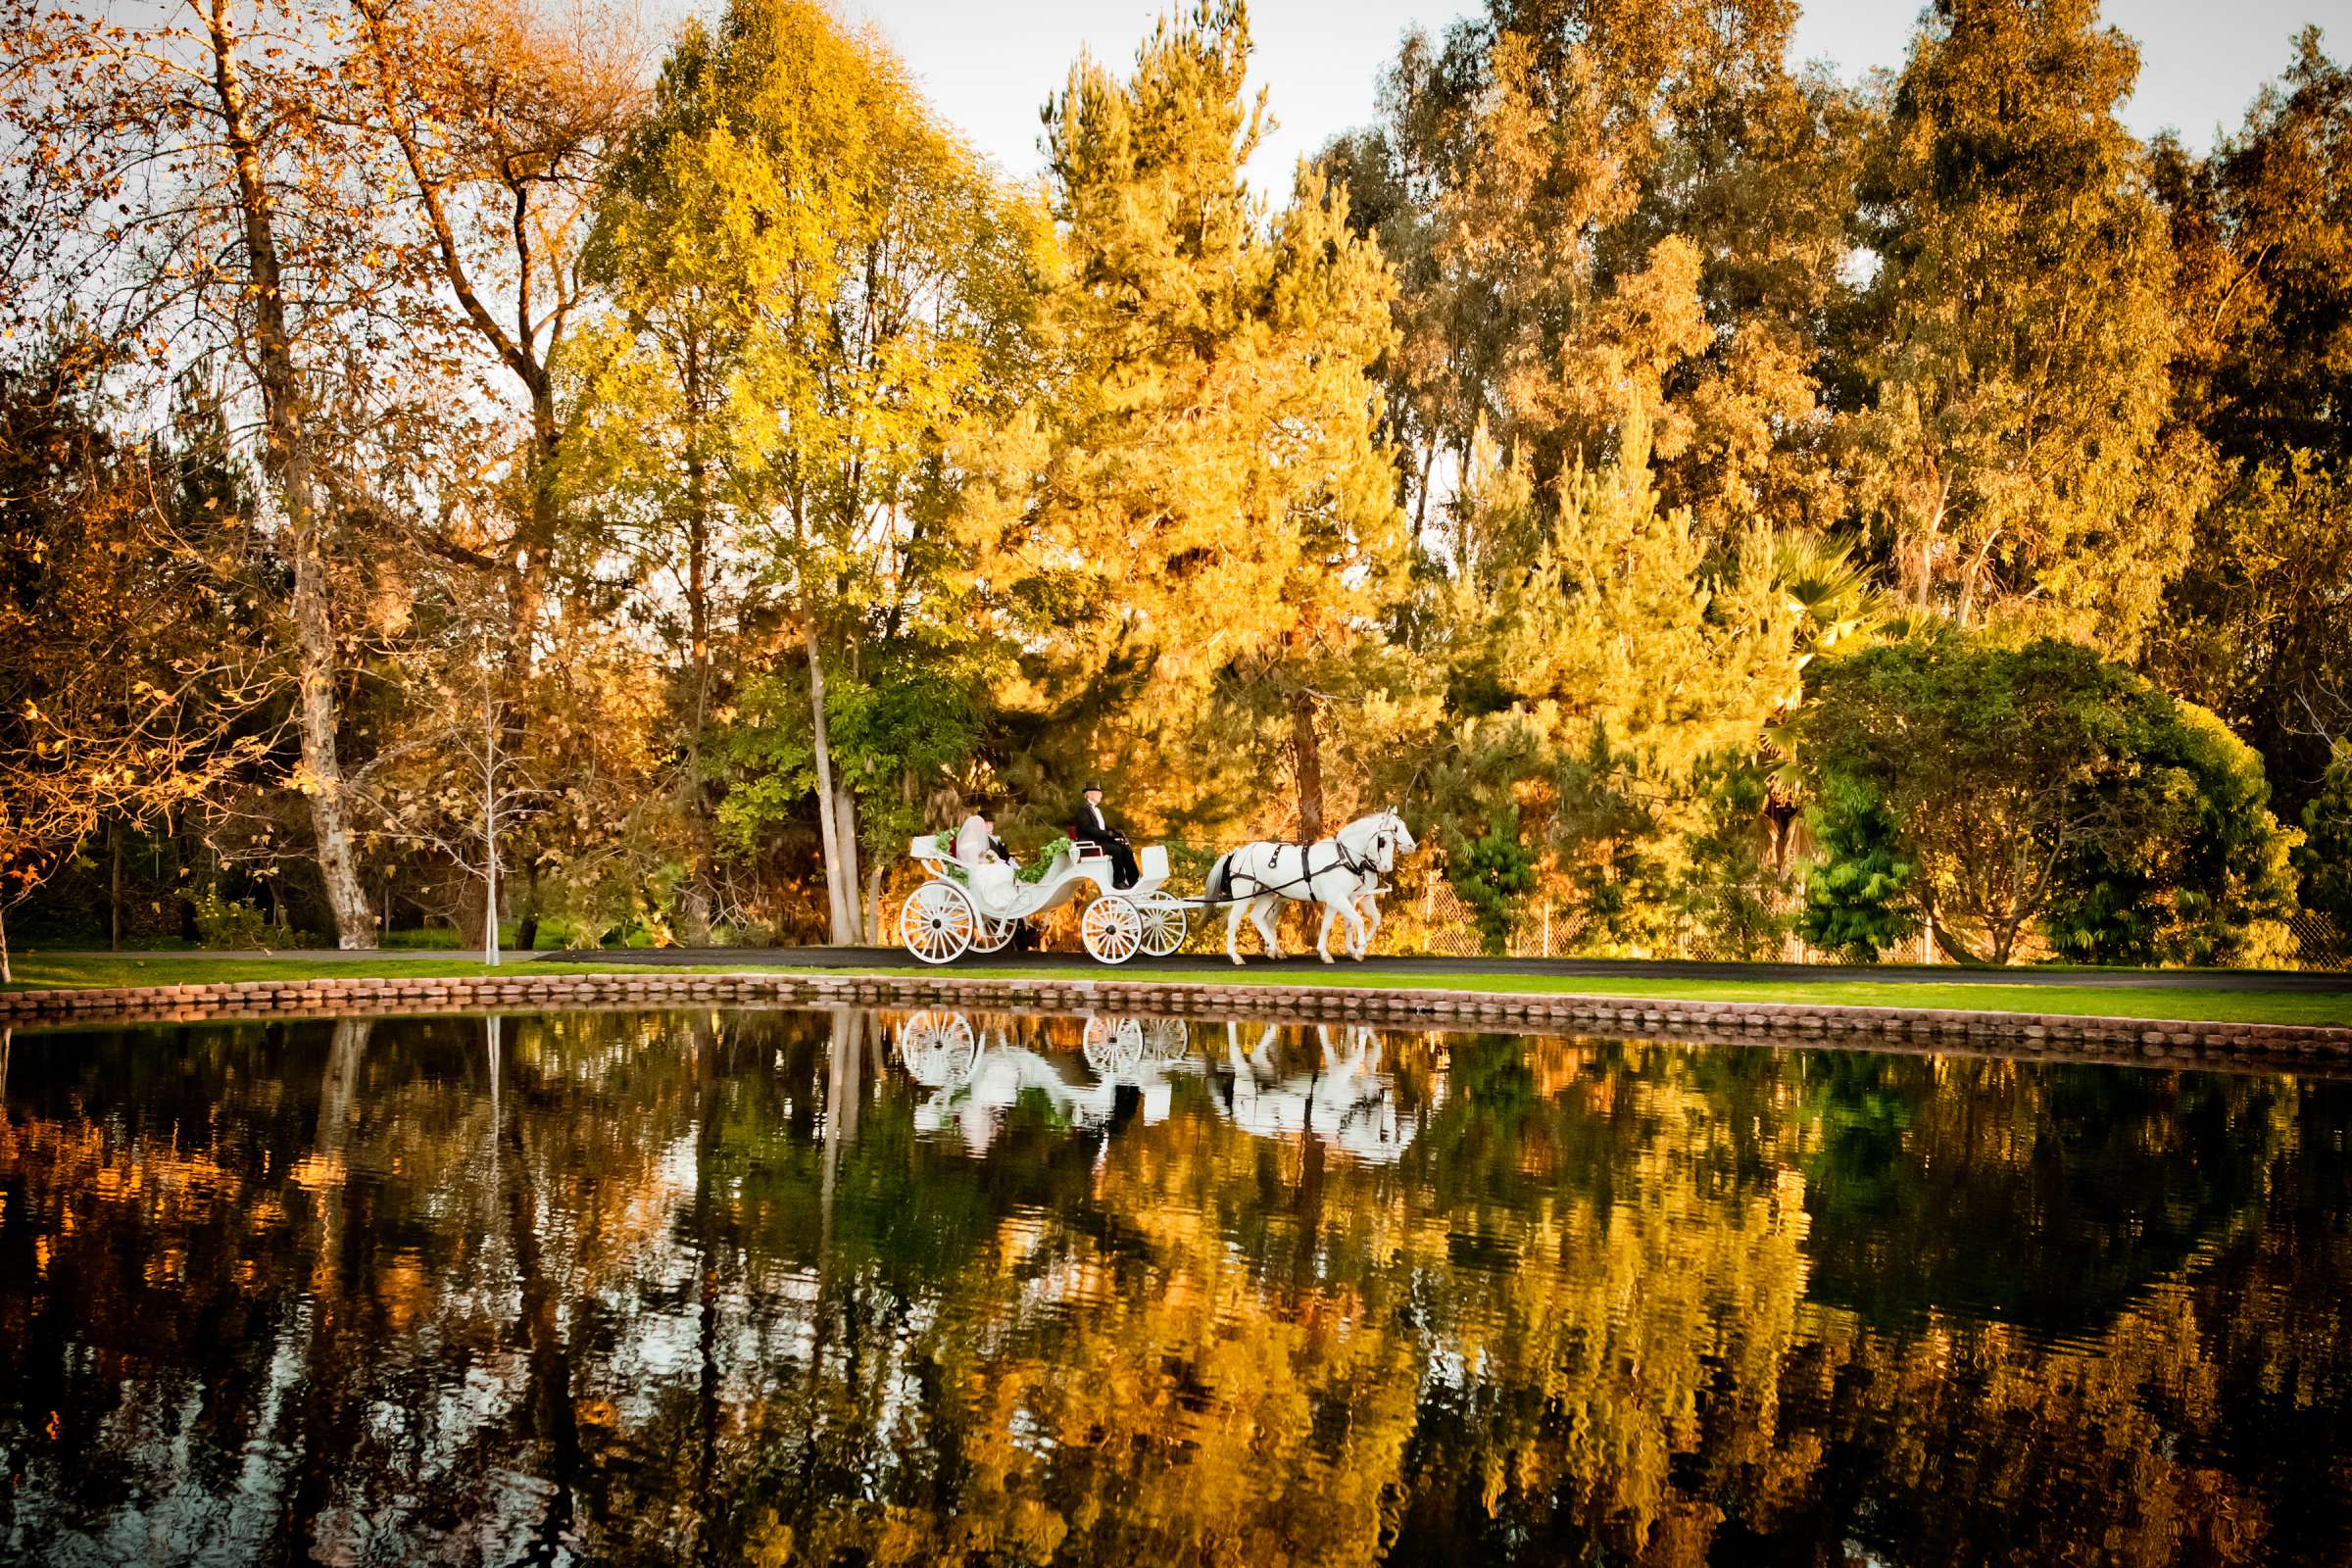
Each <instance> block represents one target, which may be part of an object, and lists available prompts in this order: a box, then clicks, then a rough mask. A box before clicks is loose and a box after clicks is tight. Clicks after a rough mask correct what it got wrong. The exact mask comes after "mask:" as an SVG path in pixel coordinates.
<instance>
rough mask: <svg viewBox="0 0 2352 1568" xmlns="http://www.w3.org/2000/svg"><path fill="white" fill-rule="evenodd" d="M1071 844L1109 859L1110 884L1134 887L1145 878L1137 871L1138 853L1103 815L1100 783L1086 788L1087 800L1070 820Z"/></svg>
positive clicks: (1090, 784) (1091, 784) (1119, 886)
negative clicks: (1098, 851)
mask: <svg viewBox="0 0 2352 1568" xmlns="http://www.w3.org/2000/svg"><path fill="white" fill-rule="evenodd" d="M1070 842H1071V843H1073V844H1077V845H1081V846H1084V847H1088V848H1092V849H1097V850H1101V851H1102V852H1103V854H1105V855H1107V856H1109V857H1110V885H1111V886H1112V887H1114V888H1131V887H1133V886H1135V884H1136V882H1137V881H1138V880H1140V879H1141V877H1142V876H1143V872H1142V871H1140V870H1138V869H1137V868H1136V863H1135V851H1134V850H1133V849H1131V848H1129V847H1128V844H1127V835H1126V834H1124V833H1122V832H1120V831H1119V830H1118V829H1117V828H1115V827H1112V826H1111V825H1110V818H1108V817H1106V816H1104V815H1103V786H1102V785H1100V784H1095V783H1091V782H1090V783H1089V784H1088V785H1087V786H1086V799H1085V800H1084V801H1082V802H1081V803H1080V804H1079V807H1078V811H1077V814H1076V815H1075V816H1073V817H1072V818H1071V819H1070Z"/></svg>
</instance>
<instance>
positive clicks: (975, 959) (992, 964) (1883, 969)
mask: <svg viewBox="0 0 2352 1568" xmlns="http://www.w3.org/2000/svg"><path fill="white" fill-rule="evenodd" d="M436 956H440V957H455V956H461V955H455V954H446V953H444V954H439V955H436ZM537 956H538V957H540V958H543V959H548V960H551V961H561V962H564V963H611V964H650V965H666V964H724V965H727V966H729V967H732V968H742V969H758V968H795V969H907V968H920V967H922V966H921V965H918V964H916V963H915V961H914V959H912V958H911V957H909V956H907V953H906V951H905V950H904V949H901V948H608V949H595V950H582V951H576V952H570V953H542V954H539V955H537ZM1092 962H1093V960H1091V959H1089V958H1088V957H1087V956H1086V955H1084V954H1082V953H999V954H993V955H980V954H973V955H970V956H967V957H965V958H963V959H960V960H958V961H957V962H956V963H951V964H948V965H947V966H946V969H947V971H948V972H950V973H953V972H954V971H956V970H958V969H979V968H989V969H1045V968H1060V967H1064V966H1067V965H1069V964H1073V963H1077V964H1092ZM1370 962H1371V966H1373V967H1377V968H1380V969H1384V970H1389V971H1392V972H1393V971H1397V970H1404V971H1408V972H1411V973H1415V974H1427V975H1448V974H1523V975H1549V976H1558V977H1562V978H1583V979H1594V980H1598V979H1608V980H1774V981H1780V982H1783V983H1788V984H1795V985H1850V984H1853V983H1856V982H1862V983H1865V984H1870V983H1883V984H1889V985H1919V984H1923V983H1924V984H1928V985H1972V986H1973V985H1989V986H2096V987H2102V988H2112V989H2115V990H2120V991H2143V990H2175V991H2309V992H2342V991H2352V973H2346V972H2345V971H2343V970H2300V969H2161V970H2159V969H1967V968H1961V967H1959V966H1958V965H1955V964H1870V965H1863V964H1828V963H1823V964H1811V963H1686V962H1677V961H1671V960H1657V961H1643V960H1639V959H1630V958H1622V959H1621V958H1391V957H1382V956H1377V955H1376V956H1374V957H1373V958H1372V959H1371V960H1370ZM1099 967H1101V968H1102V971H1103V977H1104V978H1105V979H1109V978H1113V977H1115V976H1116V975H1117V974H1118V972H1119V971H1118V970H1117V969H1114V968H1112V967H1111V966H1109V965H1107V964H1105V965H1101V966H1099ZM1134 967H1135V968H1136V969H1137V970H1139V971H1148V972H1151V973H1153V974H1159V973H1165V972H1167V971H1170V970H1174V971H1177V972H1180V973H1198V974H1201V975H1218V974H1231V973H1232V972H1233V965H1232V964H1231V963H1230V962H1229V961H1227V959H1226V958H1225V956H1223V955H1222V954H1198V953H1185V954H1178V955H1177V956H1175V957H1172V958H1138V959H1137V960H1136V961H1135V965H1134ZM1249 967H1250V971H1251V972H1252V973H1262V972H1264V971H1266V970H1269V969H1278V970H1281V971H1283V972H1285V973H1296V974H1298V975H1299V976H1300V977H1301V978H1302V979H1303V978H1304V977H1307V976H1310V975H1316V974H1321V973H1324V972H1326V971H1325V969H1324V965H1323V963H1322V962H1321V961H1320V960H1319V959H1317V958H1315V957H1314V956H1312V955H1308V956H1304V957H1290V958H1284V959H1281V960H1279V961H1270V960H1268V959H1265V958H1252V959H1251V960H1250V965H1249ZM1338 967H1339V968H1340V969H1342V970H1343V971H1344V970H1345V969H1346V968H1347V967H1348V965H1346V964H1341V965H1339V966H1338Z"/></svg>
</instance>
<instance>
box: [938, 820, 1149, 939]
mask: <svg viewBox="0 0 2352 1568" xmlns="http://www.w3.org/2000/svg"><path fill="white" fill-rule="evenodd" d="M908 854H909V855H911V856H912V857H913V858H914V859H916V860H917V861H919V862H921V864H922V866H923V869H924V870H926V871H928V872H929V873H930V880H929V881H927V882H925V883H924V884H923V885H922V886H921V887H918V888H916V889H915V890H914V892H913V893H911V894H909V895H908V896H907V902H906V904H905V905H904V906H902V907H900V909H899V938H900V940H901V941H903V942H905V943H906V944H907V952H908V953H911V954H913V955H914V956H916V957H918V958H920V959H922V960H923V961H924V962H925V963H947V962H950V961H952V960H954V959H956V958H959V957H961V956H963V955H965V954H966V953H995V952H997V951H998V950H999V949H1001V948H1003V947H1004V946H1005V944H1007V943H1009V942H1010V941H1011V940H1012V933H1013V929H1014V928H1015V927H1016V926H1018V925H1019V924H1020V923H1021V922H1022V921H1023V920H1026V919H1028V918H1030V917H1031V916H1033V915H1040V914H1044V913H1046V912H1047V911H1049V910H1052V909H1058V908H1060V907H1062V906H1063V905H1065V904H1067V903H1069V902H1070V901H1071V900H1072V899H1075V898H1076V897H1077V896H1078V893H1079V890H1080V889H1081V888H1086V887H1092V888H1093V889H1094V891H1095V896H1094V897H1093V898H1092V899H1090V900H1088V901H1087V906H1086V908H1085V910H1084V911H1083V912H1082V913H1081V914H1080V916H1079V920H1078V936H1079V940H1080V941H1082V942H1084V943H1085V944H1086V951H1087V952H1088V953H1091V954H1093V955H1094V956H1096V957H1097V958H1099V959H1101V960H1102V961H1103V962H1104V963H1125V962H1126V961H1127V960H1128V959H1129V958H1132V957H1134V956H1136V955H1137V954H1139V953H1143V954H1149V955H1150V956H1152V957H1154V958H1164V957H1166V956H1168V955H1169V954H1171V953H1174V952H1175V951H1176V950H1177V949H1178V948H1181V947H1183V946H1184V938H1185V933H1186V931H1187V930H1188V929H1189V928H1190V921H1189V919H1188V918H1187V915H1186V911H1185V903H1184V901H1183V900H1182V899H1179V898H1177V897H1176V896H1174V895H1173V894H1169V893H1163V892H1161V891H1160V889H1161V887H1162V886H1163V885H1164V884H1165V883H1166V882H1167V880H1168V852H1167V848H1166V846H1164V845H1159V844H1150V845H1146V846H1145V847H1144V848H1143V850H1141V851H1140V852H1138V854H1137V857H1136V864H1137V867H1138V869H1140V870H1141V871H1142V873H1143V875H1142V876H1141V877H1140V878H1138V879H1137V881H1136V883H1135V885H1134V886H1133V887H1126V888H1122V887H1119V886H1117V885H1116V884H1115V882H1114V880H1113V878H1112V876H1111V860H1110V857H1109V856H1108V855H1105V854H1103V852H1102V851H1100V850H1097V849H1095V848H1093V847H1092V846H1089V845H1083V844H1082V845H1077V846H1074V847H1071V848H1067V849H1063V850H1061V851H1059V852H1058V853H1057V854H1055V855H1054V858H1053V859H1051V860H1049V861H1048V862H1047V863H1046V866H1045V868H1044V870H1043V871H1041V872H1040V873H1039V874H1038V876H1037V878H1036V880H1034V881H1029V880H1024V879H1023V878H1022V877H1021V876H1020V875H1019V873H1018V872H1017V871H1016V870H1015V869H1014V867H1013V866H1012V865H1011V864H1010V863H1009V862H1008V861H1005V860H1000V859H996V858H987V859H983V860H980V861H978V862H976V863H967V862H966V861H964V860H961V859H959V858H956V846H955V843H954V841H953V840H952V839H951V838H950V837H949V835H947V834H945V833H926V834H924V835H923V836H922V837H920V838H918V839H916V840H915V841H914V842H913V843H912V844H911V845H910V846H908Z"/></svg>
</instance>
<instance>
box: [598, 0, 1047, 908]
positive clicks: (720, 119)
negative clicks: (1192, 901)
mask: <svg viewBox="0 0 2352 1568" xmlns="http://www.w3.org/2000/svg"><path fill="white" fill-rule="evenodd" d="M1038 237H1039V235H1038V230H1037V226H1036V224H1035V223H1034V221H1033V220H1032V217H1031V213H1030V210H1029V209H1028V208H1027V206H1026V205H1025V204H1024V202H1023V201H1022V200H1021V199H1020V198H1019V197H1017V196H1015V195H1013V194H1011V193H1009V192H1007V191H1005V190H1004V189H1002V188H1001V187H1000V186H999V184H998V183H997V181H996V179H995V177H994V176H993V175H992V174H991V173H989V172H987V171H986V170H985V169H983V168H982V167H981V166H980V165H979V164H978V162H977V161H976V160H975V159H974V157H973V156H972V154H971V152H970V151H969V149H967V148H966V147H965V146H964V145H963V144H962V143H961V142H960V141H959V140H957V139H956V137H955V136H954V135H953V134H952V133H951V132H949V131H948V130H947V129H946V128H945V127H943V126H942V125H941V124H940V123H939V122H938V121H937V119H936V117H935V116H934V115H933V114H932V113H931V111H930V110H929V108H928V107H927V106H926V105H924V103H923V102H922V100H921V98H920V96H919V95H918V94H917V93H916V92H915V90H914V87H913V85H912V83H911V82H910V81H909V80H908V79H907V73H906V71H905V68H904V67H903V66H902V65H900V63H899V62H898V61H897V60H896V59H895V58H893V57H892V56H891V55H890V54H889V52H888V51H887V50H886V49H884V48H883V47H882V46H881V44H880V43H879V42H878V41H876V40H875V39H874V38H873V37H872V36H870V35H865V34H858V33H853V32H850V31H848V30H846V29H845V28H844V27H843V26H842V25H840V24H839V23H837V22H836V21H835V20H833V19H832V18H831V17H830V16H828V15H827V14H826V13H825V12H823V11H822V10H821V9H819V8H818V7H816V6H814V5H809V4H802V3H796V0H772V3H771V0H745V3H742V4H738V5H736V6H734V7H732V8H731V9H730V10H729V11H728V12H727V13H726V16H725V18H724V19H723V20H722V22H721V23H720V25H718V27H717V28H716V29H715V30H711V31H705V30H703V29H701V28H699V27H697V28H690V29H689V30H688V31H687V33H686V34H685V35H684V37H683V38H682V39H681V40H680V42H679V44H678V46H677V48H676V49H675V50H673V52H672V54H671V56H670V59H669V61H668V62H667V64H666V65H665V67H664V69H663V73H662V82H661V86H660V88H659V90H658V92H657V95H656V101H655V105H654V108H653V110H652V112H651V114H650V116H649V117H648V119H647V121H646V123H644V124H643V125H642V126H640V127H639V128H638V129H637V130H635V131H634V132H633V133H632V134H631V135H630V137H629V138H628V139H627V141H626V142H625V144H624V146H623V148H622V151H621V154H620V156H619V158H618V160H617V162H616V164H615V167H614V170H613V175H612V177H611V179H610V181H609V183H608V186H607V191H606V195H605V198H604V205H603V208H602V211H601V213H600V215H599V220H598V229H597V233H596V236H595V239H594V244H593V249H592V254H591V258H590V260H591V265H592V267H593V269H594V274H595V275H596V276H597V278H598V279H599V280H600V281H601V282H602V283H604V284H605V285H606V286H607V287H609V288H610V290H611V292H612V296H613V306H614V309H613V312H612V313H611V315H610V316H609V317H608V318H607V319H605V320H603V321H602V322H601V323H600V324H599V325H598V327H597V328H596V329H595V331H594V333H593V334H592V335H591V336H590V337H588V338H586V339H584V341H583V342H582V344H581V348H580V352H579V356H578V366H577V372H576V373H577V375H578V377H579V386H580V397H581V399H582V402H583V406H584V413H583V416H582V417H583V419H584V421H585V432H584V434H583V436H582V438H581V439H582V443H583V447H584V452H583V456H582V463H583V472H584V473H594V474H597V475H600V476H602V477H603V478H604V479H607V480H609V481H610V482H611V483H612V484H613V485H615V486H617V487H618V488H619V490H620V492H621V495H622V497H623V499H624V501H625V502H626V503H627V504H628V505H629V506H630V507H631V508H633V515H634V517H635V519H636V520H637V521H638V523H639V525H641V526H643V527H646V528H648V529H650V530H659V531H661V532H662V533H664V534H666V535H667V536H668V537H669V538H672V539H674V540H675V541H676V543H677V545H678V547H679V552H678V553H679V558H680V560H681V562H682V564H683V571H682V573H681V575H682V578H683V581H682V583H681V584H680V586H681V588H682V590H683V600H684V604H685V607H686V613H687V627H686V632H687V637H686V643H687V649H686V651H687V654H688V668H687V681H688V701H689V712H688V715H687V718H686V722H685V724H684V726H683V727H684V730H685V733H686V735H687V737H688V741H687V744H688V746H689V748H690V751H691V750H692V749H694V748H697V747H699V745H700V741H699V736H700V732H701V729H702V728H703V726H705V725H706V724H708V723H710V722H711V720H712V719H713V718H714V717H715V716H717V715H716V708H717V705H718V704H720V703H721V702H723V701H725V700H726V698H727V693H726V692H725V691H724V690H723V689H722V688H721V687H720V685H719V678H720V677H719V671H718V670H717V669H716V666H715V664H714V662H713V650H712V643H713V639H714V635H715V632H714V626H713V616H712V604H713V599H714V583H715V582H716V581H717V579H718V577H719V574H720V573H722V572H723V573H726V574H728V575H729V576H730V577H731V578H732V579H733V580H734V581H735V582H736V583H738V584H739V585H741V587H742V589H743V590H744V592H745V594H746V595H747V598H749V599H750V600H752V601H753V602H755V603H757V604H758V605H759V606H760V611H759V616H758V619H759V621H760V624H761V627H762V629H761V630H760V632H759V635H758V636H757V637H756V638H754V639H752V640H750V641H748V642H747V643H746V644H745V646H744V647H743V648H742V649H741V654H742V657H743V659H744V661H745V662H746V666H747V668H748V669H749V670H750V671H752V672H755V673H756V672H760V671H763V670H766V669H768V668H769V667H770V665H771V662H772V661H773V659H774V658H775V657H776V656H777V655H778V654H780V653H782V652H783V651H784V650H785V649H788V648H792V647H793V646H794V645H796V644H797V650H796V657H797V659H798V661H799V662H800V664H801V666H802V669H803V676H804V679H805V684H806V691H807V707H806V714H807V723H808V759H809V786H810V791H811V793H813V795H814V796H815V805H816V814H817V821H818V827H819V839H820V844H821V853H822V858H823V863H824V870H825V885H826V895H827V905H828V909H829V913H830V917H831V918H830V924H831V931H832V935H833V938H834V940H835V941H837V942H855V941H860V940H863V938H864V936H865V934H866V926H867V922H866V914H865V902H866V901H865V899H864V898H863V897H862V889H861V879H860V877H859V874H858V866H859V860H860V852H861V845H860V832H859V817H860V809H861V795H864V794H866V793H868V792H871V791H873V790H876V789H878V788H887V789H890V790H893V791H895V790H897V789H898V788H899V787H900V785H901V782H902V781H901V779H900V778H899V777H897V776H895V775H894V776H890V777H887V778H877V777H870V776H858V775H853V774H850V773H848V772H845V771H844V769H843V768H842V767H841V766H840V765H839V759H838V758H837V756H836V746H835V743H834V738H833V735H832V723H833V719H834V715H835V712H836V711H837V699H836V697H835V696H834V695H833V693H834V691H835V689H836V688H838V687H839V686H841V685H842V684H843V683H845V682H846V683H848V685H849V686H850V687H851V688H852V690H851V691H850V692H849V693H846V694H845V695H846V696H848V697H851V698H854V697H855V695H856V688H857V687H858V685H859V684H860V683H861V682H862V681H863V680H864V678H865V671H864V669H863V667H862V665H861V662H860V661H861V660H862V659H864V658H865V657H867V655H868V652H869V648H868V644H869V639H870V638H871V636H872V634H873V633H874V632H875V631H876V630H877V629H878V627H880V626H882V625H883V624H884V623H887V622H890V621H892V620H894V619H896V618H899V617H903V616H906V615H914V616H932V617H947V616H949V615H950V614H951V611H950V604H951V597H950V596H951V595H952V587H951V580H950V576H949V575H948V573H949V572H950V569H951V568H952V567H953V566H954V565H955V564H956V562H957V561H958V560H959V559H964V558H968V555H969V552H968V550H967V549H965V547H964V546H963V544H962V542H961V541H959V540H957V539H956V537H955V536H954V534H953V532H952V529H953V527H954V525H955V524H954V516H955V514H956V491H957V486H956V482H955V477H954V474H955V468H954V465H955V462H956V457H955V453H956V436H957V435H958V433H959V432H961V431H964V430H966V429H967V428H970V427H973V426H974V425H976V424H978V423H980V422H982V421H985V420H986V419H988V418H989V417H992V416H994V415H1001V414H1002V413H1003V412H1004V407H1005V401H1006V399H1007V397H1008V396H1009V390H1008V388H1009V383H1010V381H1011V380H1012V378H1013V377H1015V376H1016V375H1017V374H1018V372H1019V369H1020V367H1021V365H1022V363H1023V356H1022V355H1021V354H1020V352H1019V351H1018V350H1017V347H1016V346H1015V345H1014V343H1013V341H1012V339H1013V338H1015V337H1016V336H1017V332H1018V326H1017V323H1018V320H1019V318H1020V315H1021V313H1022V312H1023V311H1024V310H1025V309H1026V308H1027V300H1028V298H1029V295H1030V292H1031V290H1030V285H1029V284H1028V282H1027V281H1026V279H1027V277H1028V273H1029V270H1030V267H1031V258H1032V255H1033V252H1034V249H1035V246H1036V244H1037V240H1038ZM695 765H696V764H693V763H691V762H690V764H689V772H690V773H691V772H693V771H694V768H695ZM862 848H864V849H866V851H867V852H868V853H870V851H871V848H872V847H871V846H863V847H862Z"/></svg>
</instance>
